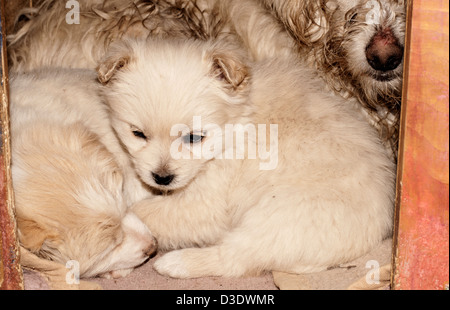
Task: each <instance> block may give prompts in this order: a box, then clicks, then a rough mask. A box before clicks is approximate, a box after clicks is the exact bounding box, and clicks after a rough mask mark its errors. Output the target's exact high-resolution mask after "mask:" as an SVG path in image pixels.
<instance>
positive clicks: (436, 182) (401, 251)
mask: <svg viewBox="0 0 450 310" xmlns="http://www.w3.org/2000/svg"><path fill="white" fill-rule="evenodd" d="M407 28H408V29H407V38H406V41H407V44H406V58H405V70H404V76H405V79H404V92H403V106H402V121H401V124H402V125H401V126H402V127H401V138H400V147H399V151H400V152H399V153H400V154H399V155H400V156H399V163H398V184H397V191H398V195H397V210H396V230H395V234H394V259H393V267H394V268H393V277H392V288H393V289H435V290H436V289H448V283H449V216H448V214H449V213H448V211H449V170H448V169H449V161H448V160H449V67H448V66H449V54H448V53H449V2H448V1H441V0H412V1H410V3H409V9H408V27H407Z"/></svg>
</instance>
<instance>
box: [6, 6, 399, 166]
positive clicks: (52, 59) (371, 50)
mask: <svg viewBox="0 0 450 310" xmlns="http://www.w3.org/2000/svg"><path fill="white" fill-rule="evenodd" d="M79 2H80V4H81V20H80V24H79V25H68V24H67V23H66V22H65V17H66V14H67V12H68V9H66V8H65V2H64V1H56V0H44V1H43V5H42V6H41V7H40V9H38V10H36V11H37V12H35V15H36V16H34V17H32V18H31V20H30V21H29V22H28V23H27V24H26V25H25V26H24V27H23V28H22V29H21V30H20V31H18V32H17V33H16V34H14V35H12V36H10V37H9V42H10V45H9V55H10V61H11V66H12V68H13V69H14V70H16V71H23V70H30V69H33V68H38V67H41V66H46V65H53V66H55V65H56V66H63V67H76V68H93V67H95V65H96V64H97V63H98V61H99V60H100V59H101V57H102V56H103V55H104V53H105V51H106V50H107V48H108V46H109V45H110V44H111V42H114V41H116V40H118V39H120V38H123V37H140V38H142V37H147V36H160V37H161V36H162V37H195V38H200V39H208V38H216V39H218V40H227V36H228V35H230V34H231V35H238V37H239V38H240V40H241V41H242V43H243V44H244V45H245V46H246V47H247V49H248V53H249V54H250V55H251V57H252V58H253V59H254V60H260V59H266V58H269V57H280V56H286V55H287V56H289V55H290V54H292V53H296V54H298V55H299V56H300V59H302V60H303V61H306V62H307V63H308V64H309V65H311V66H312V67H313V68H315V69H317V70H318V71H319V72H320V73H321V76H322V78H324V79H325V81H326V82H327V85H328V87H329V88H331V89H333V90H335V91H336V92H338V93H339V94H341V95H343V96H344V97H345V98H349V97H354V98H357V99H358V102H359V103H360V105H361V107H362V108H363V109H364V110H365V112H366V113H367V116H368V119H369V121H370V122H371V123H372V124H373V125H374V126H375V127H376V128H377V129H378V131H379V133H380V136H381V137H382V139H383V141H384V143H385V145H386V147H387V148H388V149H389V150H390V151H391V152H392V158H393V159H394V160H395V158H396V156H397V146H398V138H399V118H400V105H401V87H402V70H403V66H402V61H401V60H402V56H403V45H404V32H405V4H404V1H403V0H387V1H379V0H351V1H347V0H331V1H324V0H306V1H295V0H227V1H219V0H129V1H118V0H94V1H87V0H80V1H79ZM264 6H265V7H264ZM268 9H269V10H268ZM270 11H272V12H274V16H276V17H277V18H275V17H274V16H273V15H272V14H271V13H270ZM26 13H28V14H29V12H28V11H27V12H26ZM369 13H371V14H372V13H374V14H377V15H379V17H380V19H379V20H378V21H377V22H376V23H374V24H368V23H367V16H368V14H369ZM280 21H281V22H280ZM283 25H284V26H283ZM286 29H287V31H286ZM288 33H290V34H291V36H289V34H288ZM389 59H391V61H389Z"/></svg>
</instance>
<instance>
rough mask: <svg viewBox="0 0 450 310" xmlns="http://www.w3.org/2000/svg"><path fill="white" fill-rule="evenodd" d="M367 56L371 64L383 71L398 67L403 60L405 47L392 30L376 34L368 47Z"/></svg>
mask: <svg viewBox="0 0 450 310" xmlns="http://www.w3.org/2000/svg"><path fill="white" fill-rule="evenodd" d="M366 58H367V61H368V63H369V64H370V66H371V67H372V68H373V69H375V70H377V71H381V72H388V71H392V70H395V69H397V67H398V66H399V65H400V64H401V63H402V60H403V47H402V46H401V45H400V44H399V43H398V40H397V39H396V38H395V36H394V34H393V33H392V32H391V31H390V30H383V31H380V32H378V33H377V34H375V36H374V37H373V38H372V40H371V41H370V43H369V45H368V46H367V48H366Z"/></svg>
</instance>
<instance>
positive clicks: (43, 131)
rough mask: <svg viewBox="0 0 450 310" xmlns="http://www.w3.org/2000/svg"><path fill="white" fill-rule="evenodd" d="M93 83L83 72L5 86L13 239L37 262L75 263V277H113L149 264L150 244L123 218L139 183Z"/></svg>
mask: <svg viewBox="0 0 450 310" xmlns="http://www.w3.org/2000/svg"><path fill="white" fill-rule="evenodd" d="M95 78H96V75H95V72H92V71H90V70H70V69H42V70H37V71H33V72H30V73H27V74H19V75H14V76H13V77H12V79H11V108H10V110H11V143H12V177H13V186H14V191H15V201H16V213H17V222H18V229H19V239H20V242H21V244H22V245H23V246H24V247H25V248H27V249H29V250H30V251H32V252H33V253H35V254H37V255H39V256H40V257H43V258H46V259H50V260H53V261H57V262H59V263H62V264H66V263H67V262H69V261H72V260H73V261H76V262H78V264H79V268H80V270H79V272H80V274H79V276H81V277H93V276H97V275H103V276H107V277H119V276H124V275H126V274H127V273H129V272H130V270H132V268H133V267H135V266H137V265H140V264H142V263H143V262H144V261H145V260H146V259H148V257H149V255H151V254H152V252H154V251H155V250H156V241H155V239H154V237H153V236H152V235H151V233H150V231H149V230H148V228H147V227H146V226H145V225H144V224H143V223H142V222H141V221H140V220H139V219H138V218H137V217H136V215H135V214H133V213H132V212H130V211H128V210H127V208H128V205H129V203H130V202H131V199H134V198H133V197H135V196H136V193H133V192H132V191H131V190H134V191H136V190H135V189H134V188H135V187H137V186H136V185H137V184H138V182H136V181H137V180H138V179H137V176H136V175H135V174H134V170H133V169H132V167H131V166H130V163H129V161H128V157H127V156H126V155H125V153H124V151H123V149H121V146H120V144H119V141H118V140H117V138H116V137H115V135H114V133H113V131H112V129H111V126H110V123H109V117H108V114H107V108H106V106H104V105H103V103H102V102H101V99H100V97H99V96H98V87H99V86H98V83H96V79H95ZM127 167H128V168H127ZM126 169H128V171H127V170H126ZM133 175H134V180H133ZM129 182H132V184H129ZM124 183H125V184H124ZM124 187H125V189H127V193H128V194H129V195H125V194H124ZM140 197H143V196H140ZM69 266H71V267H74V266H75V265H69Z"/></svg>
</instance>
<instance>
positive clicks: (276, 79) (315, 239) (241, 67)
mask: <svg viewBox="0 0 450 310" xmlns="http://www.w3.org/2000/svg"><path fill="white" fill-rule="evenodd" d="M246 55H247V53H246V51H245V50H243V49H242V48H241V47H240V45H239V44H237V43H236V44H234V45H232V44H230V41H228V42H226V43H224V42H222V41H219V42H217V41H215V42H211V41H208V42H204V41H194V40H167V41H159V40H148V41H146V40H131V41H124V42H121V43H118V44H115V45H114V46H113V47H112V48H111V50H110V51H109V53H108V54H107V55H106V57H105V59H104V60H103V61H102V63H101V64H100V66H99V67H98V73H99V79H100V81H101V82H102V83H104V84H105V87H104V89H103V91H102V93H103V96H104V98H105V101H106V104H107V105H108V106H109V108H110V113H111V119H112V125H113V127H114V129H115V131H116V132H117V134H118V136H119V139H120V140H121V141H122V143H123V145H124V146H125V148H126V149H127V151H128V153H129V154H130V157H131V159H132V161H133V164H134V167H135V169H136V171H137V173H138V174H139V176H140V178H141V179H142V180H143V181H144V182H145V183H146V184H148V185H149V186H150V187H152V188H155V189H158V190H160V191H161V192H163V193H165V195H163V196H159V197H153V198H150V199H146V200H143V201H140V202H138V203H136V204H135V205H134V206H133V207H132V210H133V212H135V213H136V214H137V215H138V216H139V217H140V218H141V219H142V220H143V221H144V223H145V224H147V225H148V227H149V229H150V230H151V231H152V233H153V234H154V236H155V237H156V238H157V240H158V244H159V247H160V249H161V250H168V251H170V250H175V251H172V252H170V253H167V254H165V255H164V256H163V257H162V258H160V259H158V260H157V261H156V263H155V268H156V270H157V271H158V272H159V273H161V274H164V275H169V276H172V277H177V278H194V277H203V276H232V277H238V276H244V275H249V274H258V273H260V272H263V271H266V270H276V271H284V272H289V273H305V272H315V271H321V270H324V269H327V268H328V267H330V266H336V265H339V264H342V263H345V262H348V261H350V260H352V259H355V258H356V257H359V256H361V255H363V254H364V253H366V252H368V251H369V250H371V249H372V248H374V247H375V246H376V245H378V244H379V243H380V242H381V241H382V240H383V239H384V238H386V237H388V236H389V235H390V234H391V233H392V223H393V201H394V176H395V173H394V172H395V168H394V165H393V163H392V162H391V161H390V159H389V157H388V154H387V151H386V149H385V148H384V147H383V146H382V143H381V141H380V139H379V136H378V135H377V132H376V130H375V129H374V128H373V127H372V126H371V125H369V124H368V122H367V121H366V120H365V117H364V115H362V112H361V111H360V109H358V108H357V107H356V104H354V105H352V104H349V102H348V100H344V99H342V98H341V97H339V96H335V95H332V94H329V93H328V92H326V91H325V90H324V89H325V87H324V82H323V80H321V79H319V78H318V77H316V75H315V74H314V73H313V72H312V71H310V70H309V69H306V68H305V67H303V66H302V65H300V64H298V63H297V61H296V60H294V59H288V58H284V59H278V60H277V59H275V60H267V61H261V62H259V63H255V64H252V63H251V62H249V61H248V60H247V57H246Z"/></svg>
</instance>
